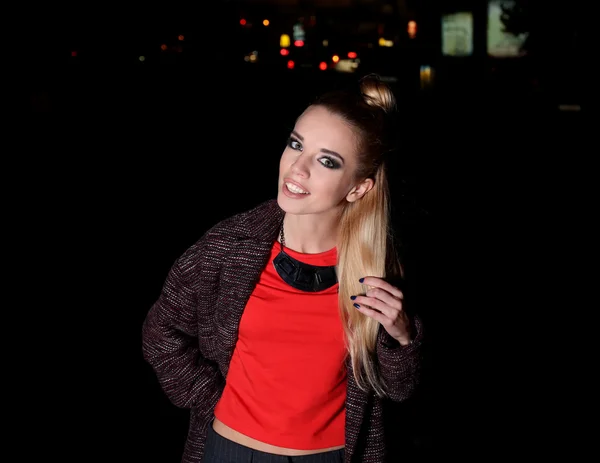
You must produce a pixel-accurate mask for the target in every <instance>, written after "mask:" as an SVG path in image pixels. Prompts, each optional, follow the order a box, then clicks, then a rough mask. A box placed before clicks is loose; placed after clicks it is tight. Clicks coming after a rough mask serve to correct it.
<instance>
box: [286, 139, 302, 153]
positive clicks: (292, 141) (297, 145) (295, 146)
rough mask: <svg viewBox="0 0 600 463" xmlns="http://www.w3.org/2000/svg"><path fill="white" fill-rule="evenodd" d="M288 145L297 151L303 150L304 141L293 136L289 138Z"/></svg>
mask: <svg viewBox="0 0 600 463" xmlns="http://www.w3.org/2000/svg"><path fill="white" fill-rule="evenodd" d="M288 146H289V147H290V148H292V149H293V150H296V151H302V143H300V142H299V141H298V140H295V139H293V138H288Z"/></svg>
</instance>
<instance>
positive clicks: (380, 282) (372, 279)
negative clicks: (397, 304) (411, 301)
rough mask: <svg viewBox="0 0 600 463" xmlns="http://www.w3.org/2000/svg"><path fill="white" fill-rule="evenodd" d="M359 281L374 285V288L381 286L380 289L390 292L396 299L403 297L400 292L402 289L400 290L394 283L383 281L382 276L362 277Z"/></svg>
mask: <svg viewBox="0 0 600 463" xmlns="http://www.w3.org/2000/svg"><path fill="white" fill-rule="evenodd" d="M361 283H362V284H363V285H367V286H372V287H375V288H381V289H383V290H385V291H387V292H388V293H390V294H391V295H393V296H394V297H396V298H398V299H404V294H402V291H400V290H399V289H398V288H396V287H395V286H394V285H392V284H390V283H388V282H387V281H385V280H384V279H382V278H379V277H364V278H363V279H362V281H361Z"/></svg>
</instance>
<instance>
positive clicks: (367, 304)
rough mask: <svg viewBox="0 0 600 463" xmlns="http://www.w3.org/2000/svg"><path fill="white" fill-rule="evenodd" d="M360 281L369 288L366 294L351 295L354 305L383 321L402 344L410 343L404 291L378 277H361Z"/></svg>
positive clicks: (384, 325) (389, 331) (391, 334)
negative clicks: (404, 307) (404, 306)
mask: <svg viewBox="0 0 600 463" xmlns="http://www.w3.org/2000/svg"><path fill="white" fill-rule="evenodd" d="M360 282H361V283H363V284H365V285H367V286H369V289H368V290H367V292H366V294H365V295H364V296H352V297H351V299H352V300H353V301H354V307H356V308H357V310H359V311H360V312H362V313H363V314H365V315H366V316H368V317H371V318H374V319H375V320H377V321H378V322H379V323H381V324H382V325H383V327H384V328H385V330H386V331H387V332H388V333H389V335H390V336H391V337H392V338H394V339H395V340H396V341H398V342H399V343H400V344H401V345H403V346H406V345H407V344H410V341H411V333H410V320H409V318H408V315H406V312H404V310H403V308H402V302H403V299H404V296H403V294H402V291H400V290H399V289H398V288H396V287H395V286H392V285H391V284H389V283H388V282H387V281H384V280H383V279H381V278H378V277H365V278H361V280H360Z"/></svg>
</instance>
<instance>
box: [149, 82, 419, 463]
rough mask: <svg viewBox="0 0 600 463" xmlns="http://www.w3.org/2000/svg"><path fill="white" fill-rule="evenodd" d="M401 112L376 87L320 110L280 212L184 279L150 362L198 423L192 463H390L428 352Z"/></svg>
mask: <svg viewBox="0 0 600 463" xmlns="http://www.w3.org/2000/svg"><path fill="white" fill-rule="evenodd" d="M394 111H395V99H394V96H393V93H392V92H391V90H390V88H389V87H388V86H387V85H385V84H384V83H383V82H381V81H380V80H379V78H378V77H377V76H375V75H368V76H366V77H364V78H363V79H361V80H360V81H359V82H358V85H356V86H354V88H349V89H346V90H338V91H335V92H331V93H328V94H325V95H323V96H321V97H320V98H318V99H317V100H316V101H314V102H313V103H312V104H311V105H309V106H308V108H307V109H306V110H305V111H304V112H303V113H302V114H301V115H300V117H299V118H298V119H297V121H296V124H295V127H294V129H293V131H292V133H291V134H290V137H289V140H288V143H287V146H286V148H285V150H284V151H283V154H282V156H281V160H280V166H279V183H278V191H277V199H276V200H275V199H273V200H269V201H266V202H264V203H262V204H260V205H258V206H257V207H255V208H254V209H252V210H250V211H247V212H244V213H240V214H237V215H235V216H233V217H230V218H228V219H225V220H223V221H222V222H221V223H219V224H217V225H216V226H214V227H212V228H211V229H210V230H208V231H207V232H206V234H205V235H204V236H203V237H202V238H201V239H200V240H199V241H197V242H196V243H195V244H194V245H193V246H191V247H190V248H189V249H188V250H187V251H186V252H185V253H184V254H183V255H182V256H181V257H180V258H179V259H178V260H177V261H176V262H175V264H174V265H173V267H172V268H171V270H170V272H169V275H168V277H167V279H166V282H165V284H164V287H163V290H162V293H161V295H160V297H159V299H158V300H157V301H156V303H155V304H154V305H153V307H152V308H151V310H150V311H149V313H148V315H147V318H146V320H145V322H144V326H143V353H144V358H145V359H146V361H147V362H148V363H149V364H150V365H151V366H152V367H153V369H154V371H155V372H156V375H157V377H158V380H159V382H160V385H161V387H162V388H163V390H164V392H165V393H166V395H167V396H168V397H169V399H170V400H171V401H172V402H173V403H174V404H175V405H176V406H178V407H184V408H189V409H190V410H191V417H190V423H189V432H188V437H187V441H186V445H185V450H184V455H183V459H182V461H183V462H186V463H187V462H204V463H213V462H250V461H252V462H253V463H263V462H271V461H281V462H298V463H299V462H302V463H313V462H315V463H316V462H342V461H345V462H350V461H353V462H354V461H356V462H362V463H368V462H377V463H381V462H384V461H386V443H385V439H384V428H383V407H384V406H385V403H386V401H390V400H391V401H396V402H401V401H404V400H406V399H407V398H409V397H410V396H411V395H412V393H413V391H414V390H415V387H416V385H417V384H418V380H419V365H420V346H421V341H422V339H421V338H422V334H421V322H420V320H419V318H418V317H417V316H408V315H407V313H406V310H405V307H404V305H403V294H402V291H401V290H400V289H399V288H398V286H397V282H398V281H399V278H400V277H401V266H400V264H399V262H398V257H397V256H398V254H397V252H396V251H395V249H394V248H393V241H392V235H391V231H390V218H389V212H390V209H389V208H390V206H389V192H388V185H387V177H386V162H385V160H386V157H387V156H390V155H393V154H394V143H393V141H394V138H395V137H394V133H395V127H394V124H393V123H392V121H393V114H394ZM394 282H396V283H394ZM225 379H226V381H225ZM400 418H401V417H400Z"/></svg>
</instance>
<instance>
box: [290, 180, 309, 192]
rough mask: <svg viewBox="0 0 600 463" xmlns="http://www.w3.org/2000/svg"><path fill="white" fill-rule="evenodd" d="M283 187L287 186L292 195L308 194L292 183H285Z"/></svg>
mask: <svg viewBox="0 0 600 463" xmlns="http://www.w3.org/2000/svg"><path fill="white" fill-rule="evenodd" d="M285 186H287V187H288V190H290V191H291V192H292V193H301V194H304V195H307V194H308V192H306V191H304V190H303V189H302V188H298V187H297V186H296V185H294V184H293V183H287V182H286V184H285Z"/></svg>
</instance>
